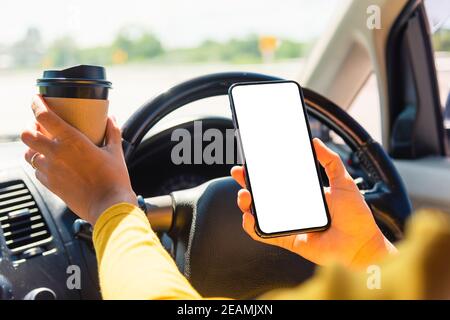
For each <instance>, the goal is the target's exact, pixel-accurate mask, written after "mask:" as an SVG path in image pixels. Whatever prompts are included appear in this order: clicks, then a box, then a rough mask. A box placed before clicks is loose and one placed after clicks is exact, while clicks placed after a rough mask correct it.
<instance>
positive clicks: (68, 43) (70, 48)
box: [47, 36, 80, 67]
mask: <svg viewBox="0 0 450 320" xmlns="http://www.w3.org/2000/svg"><path fill="white" fill-rule="evenodd" d="M79 58H80V55H79V51H78V48H77V45H76V43H75V41H74V40H73V39H72V38H71V37H69V36H65V37H62V38H59V39H57V40H55V41H54V42H53V43H52V44H51V45H50V47H49V48H48V50H47V59H48V61H50V64H51V65H53V66H56V67H62V66H69V65H73V64H79V63H80V59H79Z"/></svg>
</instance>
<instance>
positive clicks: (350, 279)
mask: <svg viewBox="0 0 450 320" xmlns="http://www.w3.org/2000/svg"><path fill="white" fill-rule="evenodd" d="M93 241H94V246H95V250H96V253H97V260H98V265H99V276H100V287H101V291H102V296H103V298H104V299H202V298H203V297H202V296H201V295H200V294H199V293H198V292H197V291H196V290H195V289H194V288H193V287H192V286H191V285H190V284H189V282H188V281H187V279H186V278H185V277H184V276H183V275H182V274H181V273H180V272H179V271H178V269H177V266H176V265H175V262H174V261H173V260H172V258H171V257H170V255H169V254H168V253H167V252H166V250H165V249H164V248H163V247H162V245H161V243H160V242H159V239H158V237H157V236H156V234H155V233H154V232H153V231H152V229H151V227H150V224H149V222H148V220H147V218H146V216H145V214H144V212H142V211H141V210H140V209H139V208H137V207H135V206H133V205H131V204H126V203H122V204H117V205H115V206H113V207H111V208H109V209H108V210H106V211H105V212H104V213H103V214H102V215H101V216H100V218H99V219H98V220H97V222H96V224H95V227H94V234H93ZM398 249H399V254H398V255H396V256H391V257H388V258H386V259H385V260H384V261H383V262H382V263H380V265H379V266H372V267H369V268H368V269H367V271H363V272H354V271H350V270H347V269H345V268H343V267H341V266H339V265H332V266H330V267H326V268H320V269H319V270H318V271H317V272H316V274H315V275H314V276H313V277H312V278H311V279H310V280H309V281H307V282H306V283H303V284H302V285H299V286H298V287H296V288H293V289H283V290H275V291H272V292H268V293H266V294H264V295H263V296H262V297H260V298H262V299H427V298H438V299H439V298H444V299H450V258H449V255H450V219H449V216H448V215H447V214H445V213H439V212H436V211H422V212H418V213H416V214H415V215H414V216H413V218H412V220H411V221H410V223H409V224H408V228H407V235H406V239H405V240H404V241H403V242H402V243H401V244H400V245H399V246H398Z"/></svg>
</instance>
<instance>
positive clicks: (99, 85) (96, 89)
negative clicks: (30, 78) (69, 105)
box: [37, 65, 111, 99]
mask: <svg viewBox="0 0 450 320" xmlns="http://www.w3.org/2000/svg"><path fill="white" fill-rule="evenodd" d="M37 85H38V87H39V91H40V93H41V94H42V95H44V96H48V97H65V98H85V99H107V98H108V89H111V82H110V81H107V80H106V71H105V68H103V67H100V66H91V65H79V66H75V67H71V68H67V69H63V70H46V71H44V74H43V77H42V78H41V79H38V80H37Z"/></svg>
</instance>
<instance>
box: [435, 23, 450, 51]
mask: <svg viewBox="0 0 450 320" xmlns="http://www.w3.org/2000/svg"><path fill="white" fill-rule="evenodd" d="M433 45H434V50H436V51H447V52H449V51H450V29H444V28H443V29H440V30H438V31H437V32H435V33H434V34H433Z"/></svg>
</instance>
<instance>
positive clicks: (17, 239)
mask: <svg viewBox="0 0 450 320" xmlns="http://www.w3.org/2000/svg"><path fill="white" fill-rule="evenodd" d="M0 225H1V228H2V230H3V236H4V238H5V243H6V246H7V247H8V249H9V250H10V251H11V253H12V254H13V255H17V256H20V255H22V253H24V252H25V251H27V252H30V250H31V251H33V250H36V249H41V248H40V247H43V246H44V245H45V244H47V243H49V242H51V241H52V236H51V233H50V231H49V229H48V226H47V223H46V222H45V220H44V217H43V216H42V213H41V211H40V210H39V208H38V206H37V204H36V201H35V199H34V198H33V196H32V194H31V193H30V190H29V189H28V188H27V186H26V185H25V183H24V182H23V181H20V180H19V181H12V182H9V183H7V184H0ZM39 251H40V250H39Z"/></svg>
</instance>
